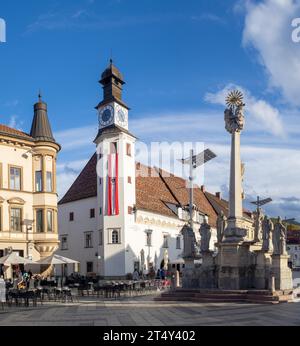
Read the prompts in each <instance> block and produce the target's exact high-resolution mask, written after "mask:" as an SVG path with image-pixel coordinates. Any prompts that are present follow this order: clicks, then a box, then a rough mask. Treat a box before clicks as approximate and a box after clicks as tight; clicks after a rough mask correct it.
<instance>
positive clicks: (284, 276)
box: [272, 255, 293, 290]
mask: <svg viewBox="0 0 300 346" xmlns="http://www.w3.org/2000/svg"><path fill="white" fill-rule="evenodd" d="M288 259H289V256H288V255H272V275H274V277H275V290H290V289H292V288H293V278H292V271H291V269H290V268H289V266H288Z"/></svg>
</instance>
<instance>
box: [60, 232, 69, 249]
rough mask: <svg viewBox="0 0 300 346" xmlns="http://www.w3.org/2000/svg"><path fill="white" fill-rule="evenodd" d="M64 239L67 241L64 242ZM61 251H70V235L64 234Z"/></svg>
mask: <svg viewBox="0 0 300 346" xmlns="http://www.w3.org/2000/svg"><path fill="white" fill-rule="evenodd" d="M63 239H66V241H63ZM63 244H65V245H66V246H63ZM60 249H61V250H62V251H64V250H68V249H69V246H68V235H67V234H64V235H62V236H61V247H60Z"/></svg>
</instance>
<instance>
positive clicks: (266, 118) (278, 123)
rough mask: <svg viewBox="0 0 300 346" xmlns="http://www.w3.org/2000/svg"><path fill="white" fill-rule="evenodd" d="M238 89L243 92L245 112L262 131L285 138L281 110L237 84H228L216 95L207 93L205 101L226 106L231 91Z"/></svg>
mask: <svg viewBox="0 0 300 346" xmlns="http://www.w3.org/2000/svg"><path fill="white" fill-rule="evenodd" d="M235 89H238V90H240V91H242V92H243V94H244V98H245V103H246V108H245V112H246V113H247V115H249V117H251V118H253V119H255V120H256V121H258V122H259V124H258V125H260V126H261V131H267V132H269V133H271V134H273V135H277V136H281V137H283V136H284V135H285V132H286V129H285V128H284V126H283V122H282V119H281V117H280V113H279V110H278V109H277V108H275V107H273V106H272V105H271V104H269V103H268V102H267V101H265V100H262V99H257V98H255V97H254V96H252V95H251V93H250V92H249V91H248V90H246V89H244V88H243V87H241V86H239V85H235V84H228V85H227V86H225V87H224V88H223V89H222V90H220V91H218V92H216V93H207V94H206V95H205V97H204V99H205V100H206V101H207V102H210V103H212V104H220V105H224V106H225V99H226V96H227V95H228V93H229V91H231V90H235ZM246 121H247V119H246Z"/></svg>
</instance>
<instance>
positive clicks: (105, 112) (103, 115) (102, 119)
mask: <svg viewBox="0 0 300 346" xmlns="http://www.w3.org/2000/svg"><path fill="white" fill-rule="evenodd" d="M113 117H114V108H113V107H112V106H110V105H108V106H106V107H104V108H102V109H101V110H100V111H99V124H100V125H101V126H106V125H109V124H111V123H112V120H113Z"/></svg>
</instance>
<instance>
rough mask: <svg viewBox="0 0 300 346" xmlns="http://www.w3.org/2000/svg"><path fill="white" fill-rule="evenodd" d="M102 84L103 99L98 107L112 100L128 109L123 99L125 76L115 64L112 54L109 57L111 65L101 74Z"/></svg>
mask: <svg viewBox="0 0 300 346" xmlns="http://www.w3.org/2000/svg"><path fill="white" fill-rule="evenodd" d="M99 83H100V84H102V85H103V101H102V102H100V104H99V105H98V106H97V107H96V108H97V109H98V108H99V106H101V105H105V104H108V103H111V102H118V103H119V104H121V105H122V106H124V107H126V108H127V109H128V106H127V105H126V104H125V103H124V102H123V101H122V91H123V85H124V84H125V82H124V77H123V75H122V73H121V72H120V70H119V69H118V68H117V67H116V66H115V65H114V63H113V59H112V56H111V57H110V59H109V65H108V67H107V68H106V69H105V71H104V72H103V73H102V75H101V80H100V81H99Z"/></svg>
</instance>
